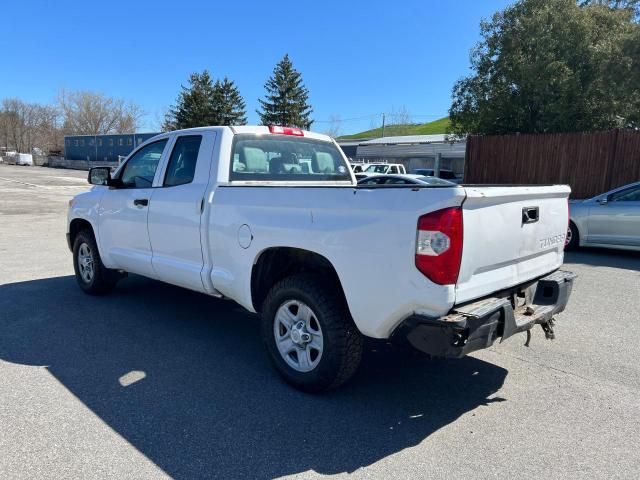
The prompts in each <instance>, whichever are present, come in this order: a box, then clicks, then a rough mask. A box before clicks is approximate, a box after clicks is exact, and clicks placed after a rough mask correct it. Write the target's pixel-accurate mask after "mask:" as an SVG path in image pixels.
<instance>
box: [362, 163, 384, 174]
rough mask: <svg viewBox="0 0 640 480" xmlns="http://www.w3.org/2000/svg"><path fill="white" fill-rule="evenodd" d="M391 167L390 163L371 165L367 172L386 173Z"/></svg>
mask: <svg viewBox="0 0 640 480" xmlns="http://www.w3.org/2000/svg"><path fill="white" fill-rule="evenodd" d="M387 168H389V165H369V166H368V167H367V169H366V170H365V172H370V173H385V172H386V171H387Z"/></svg>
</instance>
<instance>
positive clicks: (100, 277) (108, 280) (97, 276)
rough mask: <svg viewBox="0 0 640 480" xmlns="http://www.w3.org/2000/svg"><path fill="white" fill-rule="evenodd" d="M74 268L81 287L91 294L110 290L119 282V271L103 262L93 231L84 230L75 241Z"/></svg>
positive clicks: (99, 293) (100, 293)
mask: <svg viewBox="0 0 640 480" xmlns="http://www.w3.org/2000/svg"><path fill="white" fill-rule="evenodd" d="M73 269H74V271H75V274H76V281H77V282H78V285H79V286H80V288H81V289H82V290H83V291H84V292H85V293H88V294H90V295H102V294H105V293H108V292H110V291H111V290H113V288H114V287H115V286H116V283H117V282H118V278H119V275H118V272H117V271H115V270H110V269H108V268H106V267H105V266H104V265H103V264H102V260H101V259H100V252H98V245H97V244H96V240H95V238H94V236H93V233H92V232H90V231H87V230H83V231H81V232H80V233H78V235H77V236H76V238H75V240H74V242H73Z"/></svg>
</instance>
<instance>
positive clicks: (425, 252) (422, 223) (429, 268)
mask: <svg viewBox="0 0 640 480" xmlns="http://www.w3.org/2000/svg"><path fill="white" fill-rule="evenodd" d="M461 259H462V209H461V208H458V207H452V208H445V209H442V210H438V211H436V212H432V213H428V214H427V215H423V216H422V217H420V218H419V219H418V234H417V240H416V267H418V270H420V271H421V272H422V273H423V274H424V275H425V276H426V277H427V278H429V279H430V280H431V281H433V282H435V283H439V284H440V285H450V284H455V283H456V282H457V281H458V274H459V273H460V261H461Z"/></svg>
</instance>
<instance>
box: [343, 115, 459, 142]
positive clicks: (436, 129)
mask: <svg viewBox="0 0 640 480" xmlns="http://www.w3.org/2000/svg"><path fill="white" fill-rule="evenodd" d="M448 128H449V117H444V118H440V119H438V120H434V121H433V122H428V123H419V124H410V125H388V126H386V127H385V128H384V136H385V137H397V136H400V135H434V134H437V133H447V129H448ZM381 136H382V128H374V129H373V130H366V131H364V132H360V133H354V134H353V135H343V136H341V137H339V139H340V140H349V139H353V140H357V139H360V138H378V137H381Z"/></svg>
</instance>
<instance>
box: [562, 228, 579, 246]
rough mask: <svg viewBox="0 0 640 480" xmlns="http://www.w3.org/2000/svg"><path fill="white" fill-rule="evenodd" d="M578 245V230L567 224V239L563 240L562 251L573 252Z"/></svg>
mask: <svg viewBox="0 0 640 480" xmlns="http://www.w3.org/2000/svg"><path fill="white" fill-rule="evenodd" d="M579 245H580V234H579V233H578V228H577V227H576V226H575V225H574V223H573V222H569V228H568V229H567V238H566V239H565V243H564V249H565V250H575V249H576V248H578V246H579Z"/></svg>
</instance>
